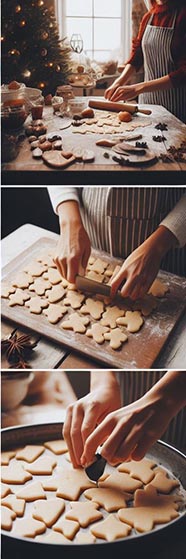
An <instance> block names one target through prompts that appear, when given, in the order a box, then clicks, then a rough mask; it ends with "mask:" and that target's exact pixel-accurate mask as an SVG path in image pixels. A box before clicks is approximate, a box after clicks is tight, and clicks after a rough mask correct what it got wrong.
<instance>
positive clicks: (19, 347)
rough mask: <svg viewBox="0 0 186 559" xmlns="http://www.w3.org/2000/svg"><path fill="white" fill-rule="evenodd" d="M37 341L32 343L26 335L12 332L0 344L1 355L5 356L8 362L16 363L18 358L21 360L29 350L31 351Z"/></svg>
mask: <svg viewBox="0 0 186 559" xmlns="http://www.w3.org/2000/svg"><path fill="white" fill-rule="evenodd" d="M38 341H39V339H38V340H36V341H34V342H32V341H31V338H30V336H29V335H28V334H20V335H19V334H17V332H16V330H14V331H13V332H12V333H11V334H10V335H9V336H8V337H7V338H5V339H4V340H2V342H1V350H2V353H5V354H6V358H7V359H8V361H10V362H11V361H14V362H16V363H17V362H18V361H19V360H20V357H22V358H23V360H24V357H25V355H27V354H28V353H29V352H30V351H31V350H33V349H34V348H35V347H36V346H37V343H38Z"/></svg>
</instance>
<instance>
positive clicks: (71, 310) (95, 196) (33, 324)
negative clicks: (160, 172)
mask: <svg viewBox="0 0 186 559" xmlns="http://www.w3.org/2000/svg"><path fill="white" fill-rule="evenodd" d="M15 207H16V208H17V212H16V215H15V211H14V208H15ZM185 207H186V189H185V188H184V187H179V188H178V187H169V186H159V187H155V186H154V187H153V186H151V187H150V186H149V187H144V186H138V187H127V186H122V187H115V186H85V187H74V186H67V185H65V186H61V187H59V186H57V187H54V186H53V187H50V188H48V189H47V188H34V187H28V188H24V189H23V188H19V187H18V188H16V189H14V188H8V189H5V188H3V189H2V236H3V240H2V262H3V270H2V276H3V284H2V285H3V290H2V332H3V334H4V333H6V335H7V334H8V335H9V337H11V336H12V332H14V330H15V329H16V330H17V332H18V334H19V333H25V332H27V333H28V334H30V335H32V336H34V340H35V339H36V341H37V345H36V346H35V347H34V352H32V353H29V355H27V361H26V366H25V367H24V368H31V367H32V366H33V360H34V366H36V367H37V368H38V369H49V368H58V367H60V368H62V369H63V368H64V369H89V368H90V367H91V369H96V368H97V367H98V366H100V365H101V366H102V367H105V368H108V367H111V368H115V369H151V368H153V367H154V366H156V367H157V368H167V367H169V368H170V367H171V368H182V367H184V366H186V363H185V364H184V352H183V347H184V344H185V342H186V340H185V334H184V316H183V315H184V310H185V307H186V280H185V276H186V258H185V256H186V248H185V246H186V230H185V220H184V215H185V212H186V209H185V210H184V208H185ZM7 286H8V287H7ZM18 334H17V335H18ZM33 354H34V355H33ZM10 357H11V358H12V354H11V356H10V353H6V352H5V354H3V368H5V369H6V368H9V366H11V365H12V363H11V359H10ZM13 364H14V366H15V365H16V363H13ZM19 367H20V368H21V366H20V365H19V363H18V368H19Z"/></svg>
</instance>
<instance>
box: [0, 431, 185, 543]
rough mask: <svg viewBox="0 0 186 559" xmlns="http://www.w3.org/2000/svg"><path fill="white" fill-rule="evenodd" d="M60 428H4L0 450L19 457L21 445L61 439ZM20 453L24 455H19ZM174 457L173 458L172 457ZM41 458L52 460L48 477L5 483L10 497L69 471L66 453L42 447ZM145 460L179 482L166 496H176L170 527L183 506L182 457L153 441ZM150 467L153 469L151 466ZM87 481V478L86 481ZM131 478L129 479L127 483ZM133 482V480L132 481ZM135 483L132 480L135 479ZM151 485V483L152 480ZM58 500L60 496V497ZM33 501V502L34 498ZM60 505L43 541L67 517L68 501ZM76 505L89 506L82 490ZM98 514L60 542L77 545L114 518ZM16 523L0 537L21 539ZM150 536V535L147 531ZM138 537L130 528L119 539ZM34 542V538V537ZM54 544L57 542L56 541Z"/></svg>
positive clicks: (50, 495)
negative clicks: (83, 538) (18, 482)
mask: <svg viewBox="0 0 186 559" xmlns="http://www.w3.org/2000/svg"><path fill="white" fill-rule="evenodd" d="M61 429H62V425H60V424H55V423H54V424H50V425H47V424H46V425H45V424H44V425H35V426H34V427H32V426H26V427H19V428H13V429H12V428H10V429H6V430H5V431H4V432H3V431H2V435H3V436H2V451H8V450H14V449H15V450H16V449H19V454H20V455H22V453H21V452H20V449H21V450H22V449H23V448H24V446H25V445H29V444H31V445H43V443H45V442H46V441H47V442H48V441H53V440H54V441H55V440H57V439H60V438H61ZM23 454H24V453H23ZM174 454H175V456H174ZM45 457H49V458H50V459H51V461H52V460H54V461H56V463H57V464H56V466H55V467H54V468H53V473H52V474H48V475H34V474H32V479H31V480H29V481H27V482H26V483H25V484H21V485H20V484H16V485H15V484H12V483H9V484H8V486H9V487H10V489H11V490H12V492H13V493H14V494H16V493H18V492H19V491H22V490H24V489H25V488H29V485H31V484H32V483H35V482H37V483H40V484H41V485H42V484H44V485H45V483H46V484H47V483H48V482H49V483H51V484H52V480H53V479H55V477H57V476H58V475H59V474H60V475H62V472H63V470H72V465H71V463H70V461H69V455H68V453H67V452H64V453H63V454H56V453H54V452H53V451H52V450H49V448H45V450H44V452H43V454H42V455H41V456H40V458H45ZM146 458H147V459H149V460H152V461H153V462H155V464H156V466H155V467H160V468H161V470H162V469H163V470H164V471H165V473H166V474H167V475H168V477H169V478H170V480H176V481H179V483H178V487H176V488H175V489H173V490H172V491H171V492H169V495H176V496H177V497H178V496H179V506H178V517H177V519H176V520H173V521H170V523H171V524H173V523H174V522H178V521H179V519H181V518H182V517H183V515H184V513H185V505H186V491H185V482H186V480H185V473H184V458H183V455H182V459H180V458H179V456H177V455H176V453H174V451H173V450H172V449H171V447H170V448H167V446H166V445H164V444H163V443H161V442H157V443H156V444H155V445H154V446H153V447H152V449H151V451H150V453H148V454H147V456H146ZM179 460H180V464H179ZM9 464H11V465H12V466H13V467H14V469H15V466H16V465H17V464H20V465H24V467H25V468H27V469H30V468H31V469H32V466H33V459H32V462H27V461H25V460H24V461H23V460H20V459H19V460H16V458H15V456H13V457H11V458H10V462H9ZM153 468H154V466H153ZM116 470H118V466H117V467H115V468H114V467H111V466H109V465H108V464H107V465H106V469H105V472H104V473H105V474H114V473H115V472H116ZM87 479H88V478H87ZM131 479H132V478H131V477H130V480H131ZM133 481H134V479H133ZM135 481H136V480H135ZM152 483H153V480H152ZM67 485H68V483H67ZM145 486H146V484H144V483H143V484H142V486H141V488H140V489H144V487H145ZM93 487H96V485H94V486H93ZM44 491H45V495H46V499H47V500H50V499H55V498H56V491H51V490H50V491H48V490H46V489H44ZM158 494H159V495H162V493H158ZM134 495H135V492H134V493H133V494H132V493H131V499H130V500H129V501H128V503H127V508H129V509H130V508H132V507H133V499H134ZM61 498H62V497H61ZM46 499H39V500H38V501H37V502H38V503H43V502H46ZM35 500H37V499H35ZM63 500H64V503H65V509H64V511H63V512H62V513H61V515H60V517H59V519H58V520H57V521H55V522H53V523H52V525H51V527H50V528H46V531H45V532H44V533H43V534H42V537H43V538H47V537H48V536H49V535H51V534H52V532H53V530H52V528H53V526H54V524H56V523H57V522H59V520H60V519H61V517H63V518H64V515H66V514H68V513H69V511H70V509H71V507H70V502H71V501H69V499H65V498H63ZM77 501H78V502H80V503H82V502H86V503H91V502H92V501H91V500H89V499H87V498H85V496H84V491H82V492H81V495H80V497H79V499H77ZM34 505H35V502H34V500H33V501H32V502H26V507H25V512H24V518H26V519H27V518H32V513H33V512H34ZM98 511H100V512H101V513H102V515H103V518H102V519H100V520H99V521H95V522H93V523H90V524H89V525H88V526H87V527H86V528H82V527H80V528H79V530H78V532H77V533H76V535H75V536H74V537H73V539H72V540H70V539H69V541H67V542H64V543H67V544H68V545H75V544H78V535H79V534H80V533H81V534H84V535H87V534H90V533H91V531H90V530H91V528H92V527H93V525H94V524H95V523H96V524H97V522H102V520H104V519H106V518H107V517H108V516H109V514H114V517H116V518H117V511H114V512H112V513H109V512H107V511H106V510H105V508H104V507H102V506H100V507H99V508H98ZM20 520H21V518H19V517H17V518H16V519H14V520H13V526H12V529H11V531H7V530H4V531H3V534H6V536H10V537H11V536H12V537H15V538H19V537H21V536H19V535H18V534H17V533H16V523H17V526H18V525H20ZM170 523H167V524H156V525H155V526H154V528H153V532H157V533H158V532H159V531H160V530H161V529H162V528H163V529H165V530H166V527H168V526H170ZM151 533H152V532H151ZM145 535H146V533H144V536H145ZM138 536H140V533H139V531H138V530H136V529H135V528H132V530H131V532H130V535H128V536H126V537H125V538H124V539H123V538H121V539H123V542H124V541H126V540H129V539H131V538H132V539H136V538H137V537H138ZM34 539H35V538H34ZM29 540H30V541H33V538H29ZM35 541H39V540H35ZM43 541H44V539H43ZM113 541H114V542H116V541H117V542H118V539H117V540H113ZM46 543H47V539H46ZM56 543H57V542H56ZM92 543H93V545H95V544H100V543H101V544H104V543H106V540H104V539H102V538H99V537H97V538H96V540H95V542H92Z"/></svg>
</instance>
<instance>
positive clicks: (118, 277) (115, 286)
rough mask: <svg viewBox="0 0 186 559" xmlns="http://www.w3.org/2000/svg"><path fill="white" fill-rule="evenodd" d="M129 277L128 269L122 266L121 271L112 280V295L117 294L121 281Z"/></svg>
mask: <svg viewBox="0 0 186 559" xmlns="http://www.w3.org/2000/svg"><path fill="white" fill-rule="evenodd" d="M126 278H127V271H126V270H125V269H124V268H123V266H122V267H121V269H120V270H119V272H118V273H117V274H116V275H115V276H113V278H112V279H111V281H110V288H111V297H114V295H116V293H117V291H118V289H119V287H120V285H121V283H122V282H123V281H124V280H125V279H126Z"/></svg>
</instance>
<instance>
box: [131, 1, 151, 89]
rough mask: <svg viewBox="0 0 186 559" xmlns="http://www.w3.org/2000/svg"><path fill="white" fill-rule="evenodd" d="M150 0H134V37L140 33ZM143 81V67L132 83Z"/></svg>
mask: <svg viewBox="0 0 186 559" xmlns="http://www.w3.org/2000/svg"><path fill="white" fill-rule="evenodd" d="M148 4H149V2H148V0H132V37H133V38H135V37H137V35H138V30H139V26H140V23H141V20H142V18H143V16H144V14H145V13H146V12H147V10H148ZM141 81H143V69H141V70H140V71H139V72H138V73H137V75H136V76H135V77H134V78H133V80H132V82H131V83H137V82H141Z"/></svg>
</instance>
